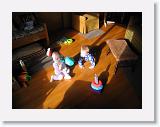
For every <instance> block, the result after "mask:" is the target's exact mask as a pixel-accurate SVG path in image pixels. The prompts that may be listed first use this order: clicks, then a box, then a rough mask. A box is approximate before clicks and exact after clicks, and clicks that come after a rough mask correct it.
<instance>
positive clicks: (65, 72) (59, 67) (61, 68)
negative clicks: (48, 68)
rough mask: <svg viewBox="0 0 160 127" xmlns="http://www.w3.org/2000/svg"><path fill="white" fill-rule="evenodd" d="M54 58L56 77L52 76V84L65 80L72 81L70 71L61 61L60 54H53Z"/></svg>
mask: <svg viewBox="0 0 160 127" xmlns="http://www.w3.org/2000/svg"><path fill="white" fill-rule="evenodd" d="M52 58H53V68H54V72H55V75H52V76H51V79H50V82H52V81H53V80H62V79H63V78H64V79H71V76H70V75H69V72H70V69H69V68H67V67H66V65H65V63H64V62H62V61H61V57H60V54H59V53H58V52H53V53H52Z"/></svg>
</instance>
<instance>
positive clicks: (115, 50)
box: [106, 40, 138, 74]
mask: <svg viewBox="0 0 160 127" xmlns="http://www.w3.org/2000/svg"><path fill="white" fill-rule="evenodd" d="M106 43H107V46H108V51H107V55H108V54H109V53H110V52H111V53H112V54H113V56H114V57H115V59H116V64H115V71H114V73H115V74H116V72H117V70H118V67H132V70H134V67H135V64H136V61H137V60H138V56H137V55H136V54H135V53H134V52H133V51H132V50H131V48H130V47H129V46H128V44H127V42H126V41H125V40H106Z"/></svg>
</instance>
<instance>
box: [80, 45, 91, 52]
mask: <svg viewBox="0 0 160 127" xmlns="http://www.w3.org/2000/svg"><path fill="white" fill-rule="evenodd" d="M81 51H85V52H89V47H88V46H87V45H82V46H81Z"/></svg>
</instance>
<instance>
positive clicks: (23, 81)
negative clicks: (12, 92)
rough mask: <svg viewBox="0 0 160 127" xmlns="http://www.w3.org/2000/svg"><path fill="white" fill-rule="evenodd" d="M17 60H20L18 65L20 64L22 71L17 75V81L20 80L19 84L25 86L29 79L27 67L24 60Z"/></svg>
mask: <svg viewBox="0 0 160 127" xmlns="http://www.w3.org/2000/svg"><path fill="white" fill-rule="evenodd" d="M19 62H20V65H21V67H22V70H23V71H22V72H21V74H20V75H19V76H18V81H19V82H20V84H21V85H22V86H23V87H27V86H28V85H29V84H28V81H30V80H31V76H30V75H29V74H28V72H27V68H26V66H25V64H24V62H23V61H22V60H20V61H19Z"/></svg>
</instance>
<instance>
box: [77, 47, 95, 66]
mask: <svg viewBox="0 0 160 127" xmlns="http://www.w3.org/2000/svg"><path fill="white" fill-rule="evenodd" d="M83 60H85V61H90V63H91V66H90V67H89V68H90V69H93V68H94V67H95V59H94V57H93V56H92V55H91V54H90V53H89V47H88V46H86V45H83V46H81V54H80V59H79V61H78V64H79V67H80V68H83Z"/></svg>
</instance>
